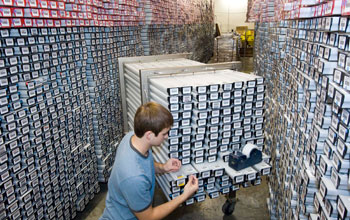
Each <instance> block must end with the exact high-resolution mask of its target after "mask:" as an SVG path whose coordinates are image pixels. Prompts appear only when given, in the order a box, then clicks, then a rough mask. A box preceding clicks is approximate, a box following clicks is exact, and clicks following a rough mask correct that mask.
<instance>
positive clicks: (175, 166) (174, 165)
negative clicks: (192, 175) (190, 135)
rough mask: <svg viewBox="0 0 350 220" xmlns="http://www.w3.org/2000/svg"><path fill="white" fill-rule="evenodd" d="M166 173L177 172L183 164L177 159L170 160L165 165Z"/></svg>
mask: <svg viewBox="0 0 350 220" xmlns="http://www.w3.org/2000/svg"><path fill="white" fill-rule="evenodd" d="M163 168H164V172H165V173H170V172H177V171H179V169H180V168H181V162H180V161H179V160H178V159H176V158H170V159H169V160H168V161H167V162H166V163H165V164H164V167H163Z"/></svg>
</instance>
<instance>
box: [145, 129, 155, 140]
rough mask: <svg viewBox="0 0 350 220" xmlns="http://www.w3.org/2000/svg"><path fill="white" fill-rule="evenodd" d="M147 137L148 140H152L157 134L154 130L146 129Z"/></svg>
mask: <svg viewBox="0 0 350 220" xmlns="http://www.w3.org/2000/svg"><path fill="white" fill-rule="evenodd" d="M145 137H146V140H147V141H151V140H152V139H153V138H154V137H155V134H154V133H153V132H152V131H146V133H145Z"/></svg>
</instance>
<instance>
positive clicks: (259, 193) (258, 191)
mask: <svg viewBox="0 0 350 220" xmlns="http://www.w3.org/2000/svg"><path fill="white" fill-rule="evenodd" d="M241 61H242V64H243V69H242V72H246V73H250V72H252V71H253V58H252V57H246V58H244V57H243V58H241ZM106 195H107V184H101V191H100V193H99V194H97V195H96V196H95V198H94V199H93V200H91V201H90V202H89V204H88V206H87V207H86V208H85V210H84V212H82V213H78V215H77V217H76V218H75V219H77V220H80V219H84V220H96V219H99V217H100V216H101V215H102V213H103V210H104V207H105V200H106ZM268 197H269V191H268V186H267V181H266V178H264V177H263V178H262V183H261V185H259V186H251V187H248V188H241V189H239V190H238V192H237V198H238V200H237V202H236V207H235V211H234V212H233V214H232V215H231V216H225V215H224V214H223V212H222V211H221V208H222V205H223V204H224V203H225V201H226V198H225V197H224V196H220V197H219V198H217V199H209V198H207V199H206V200H205V201H204V202H201V203H196V204H193V205H190V206H183V207H179V208H177V209H176V210H175V211H174V212H173V213H171V214H170V215H169V216H168V217H167V218H165V220H174V219H177V220H197V219H198V220H216V219H223V220H241V219H242V220H243V219H244V220H253V219H254V220H265V219H269V213H268V209H267V204H266V199H267V198H268ZM166 201H167V199H166V198H165V196H164V195H163V192H162V191H161V189H160V188H159V187H158V186H157V188H156V191H155V196H154V201H153V206H157V205H160V204H162V203H164V202H166Z"/></svg>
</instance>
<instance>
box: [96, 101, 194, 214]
mask: <svg viewBox="0 0 350 220" xmlns="http://www.w3.org/2000/svg"><path fill="white" fill-rule="evenodd" d="M172 124H173V117H172V115H171V113H170V112H169V111H168V110H167V109H166V108H164V107H163V106H161V105H160V104H158V103H154V102H149V103H147V104H144V105H142V106H140V107H139V108H138V109H137V111H136V114H135V118H134V132H129V133H128V134H127V135H126V136H125V137H124V138H123V139H122V141H121V142H120V144H119V147H118V149H117V154H116V158H115V162H114V165H113V169H112V173H111V176H110V178H109V180H108V193H107V198H106V208H105V210H104V213H103V215H102V217H101V218H100V220H107V219H114V220H123V219H136V218H137V219H141V220H148V219H150V220H156V219H162V218H164V217H166V216H167V215H168V214H170V213H171V212H172V211H174V210H175V208H177V207H178V206H179V205H180V204H181V203H183V202H185V201H186V200H187V199H189V198H190V197H191V196H192V195H193V194H194V193H195V192H196V191H197V189H198V180H197V178H196V177H194V176H190V177H189V181H188V183H187V184H186V186H185V187H184V191H183V193H182V194H181V195H180V196H178V197H176V198H175V199H173V200H171V201H169V202H166V203H164V204H162V205H159V206H157V207H152V201H153V195H154V187H155V174H161V173H168V172H176V171H178V170H179V169H180V168H181V162H180V161H179V160H178V159H174V158H172V159H169V160H168V161H167V162H166V163H165V164H160V163H157V162H155V161H154V160H153V156H152V149H151V148H152V146H160V145H161V143H162V142H163V141H164V140H165V139H167V138H168V131H169V130H170V128H171V126H172Z"/></svg>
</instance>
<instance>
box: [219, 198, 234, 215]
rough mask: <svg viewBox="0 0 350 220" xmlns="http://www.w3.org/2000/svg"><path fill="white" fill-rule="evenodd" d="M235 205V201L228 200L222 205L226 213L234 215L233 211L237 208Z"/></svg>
mask: <svg viewBox="0 0 350 220" xmlns="http://www.w3.org/2000/svg"><path fill="white" fill-rule="evenodd" d="M235 205H236V203H235V202H230V201H228V200H226V202H225V204H224V205H223V206H222V212H223V213H225V215H232V213H233V211H234V210H235Z"/></svg>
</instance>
